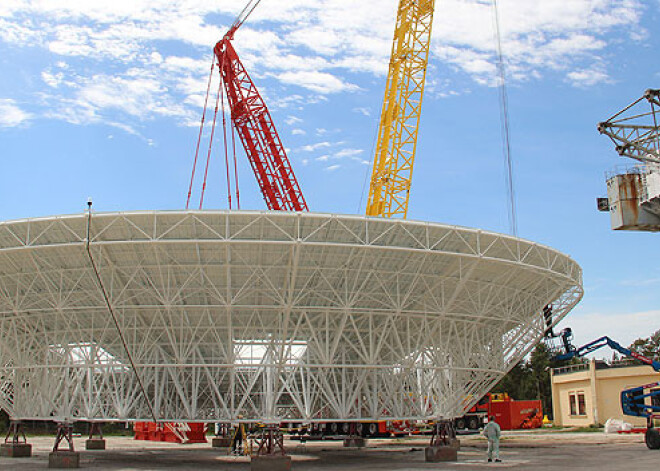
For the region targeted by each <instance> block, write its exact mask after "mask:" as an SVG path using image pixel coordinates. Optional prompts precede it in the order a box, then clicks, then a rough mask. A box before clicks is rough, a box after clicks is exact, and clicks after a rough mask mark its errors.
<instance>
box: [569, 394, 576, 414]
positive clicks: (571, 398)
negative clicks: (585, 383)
mask: <svg viewBox="0 0 660 471" xmlns="http://www.w3.org/2000/svg"><path fill="white" fill-rule="evenodd" d="M568 400H569V402H570V404H571V415H577V398H576V397H575V394H570V395H569V396H568Z"/></svg>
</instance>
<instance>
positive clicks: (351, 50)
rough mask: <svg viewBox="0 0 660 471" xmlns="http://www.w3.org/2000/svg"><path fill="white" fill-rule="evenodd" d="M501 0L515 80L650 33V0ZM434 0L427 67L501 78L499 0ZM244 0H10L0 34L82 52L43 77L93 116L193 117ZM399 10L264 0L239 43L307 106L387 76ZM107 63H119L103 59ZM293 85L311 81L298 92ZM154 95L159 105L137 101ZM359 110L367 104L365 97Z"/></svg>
mask: <svg viewBox="0 0 660 471" xmlns="http://www.w3.org/2000/svg"><path fill="white" fill-rule="evenodd" d="M498 4H499V6H500V18H501V26H502V28H501V29H502V40H503V47H504V52H505V54H506V59H507V69H508V73H509V77H510V79H511V80H513V81H524V80H538V79H539V78H542V77H543V75H544V73H546V72H547V71H553V72H560V73H561V74H563V75H564V77H565V80H566V81H567V82H568V83H570V84H572V85H576V86H588V85H590V84H594V83H599V82H606V81H608V80H611V79H610V77H609V76H610V74H611V71H610V69H611V68H612V65H611V64H609V63H607V62H606V60H607V58H608V56H607V53H606V51H607V48H608V45H609V44H610V43H612V42H615V41H620V40H621V38H625V39H626V40H628V41H630V40H631V39H630V38H632V40H637V41H641V40H643V38H644V37H645V34H646V33H645V31H643V29H642V28H641V27H640V25H639V22H640V18H641V17H642V14H643V13H644V8H645V6H644V4H643V3H642V2H641V0H609V1H604V0H597V1H594V0H571V1H570V2H566V1H565V0H544V1H543V2H530V1H528V0H500V2H498ZM436 5H437V7H436V14H435V24H434V27H433V31H434V33H433V34H434V37H433V43H432V48H431V50H432V62H431V68H430V69H429V70H430V71H435V72H437V71H438V70H440V69H442V70H446V67H442V68H439V67H438V68H435V69H434V68H433V66H434V64H438V62H439V61H440V62H442V63H443V65H449V66H450V67H451V68H452V69H453V70H454V71H455V72H458V73H460V74H465V75H467V76H469V77H471V78H472V79H473V80H474V82H476V83H478V84H483V85H489V86H492V85H493V84H494V83H495V82H494V77H495V67H494V62H495V61H494V58H495V47H494V46H495V41H494V37H493V27H492V9H491V6H490V2H485V1H481V0H443V1H442V4H440V3H437V4H436ZM241 6H242V4H240V3H236V2H234V1H231V0H150V1H146V0H114V1H112V2H97V1H83V0H4V1H3V2H0V41H3V42H4V43H6V44H8V45H11V46H13V47H33V48H42V49H44V50H48V51H49V52H50V53H51V54H53V55H54V56H55V59H56V60H57V59H58V58H59V59H62V58H65V57H76V58H77V59H78V60H77V61H76V66H75V67H73V66H71V69H75V70H68V71H67V73H63V72H62V71H61V70H55V69H52V68H48V67H47V68H45V70H43V71H42V73H41V77H42V79H43V81H44V86H45V87H46V90H50V91H49V92H48V93H54V92H53V91H52V89H55V88H56V89H57V92H58V93H63V92H62V87H68V88H70V89H71V90H74V89H75V87H83V88H84V89H85V91H78V95H76V96H75V97H72V96H66V97H64V98H59V100H60V101H61V100H65V99H68V100H74V101H76V100H78V101H79V100H81V99H84V98H85V96H84V93H87V94H88V95H89V94H92V95H95V96H96V97H99V98H101V100H100V101H99V102H97V103H95V104H91V103H88V104H87V105H89V106H90V107H91V111H93V112H89V110H88V112H87V113H83V116H95V115H96V114H97V113H98V112H100V110H101V109H102V108H103V107H105V108H108V109H115V110H121V112H123V113H128V114H129V115H130V116H133V117H135V118H137V119H140V120H144V119H149V117H150V116H151V115H152V113H153V112H155V113H156V114H157V115H162V116H167V115H170V116H176V117H184V119H182V120H181V121H180V122H182V123H184V124H187V123H188V118H187V117H188V116H189V115H190V114H191V113H192V114H195V113H197V114H198V113H199V107H200V106H201V105H202V102H203V95H202V94H203V93H204V91H205V90H206V77H207V75H208V68H209V63H210V59H211V57H210V56H211V47H212V45H213V44H214V43H215V42H216V41H217V40H218V39H220V38H221V36H222V34H224V32H225V31H226V28H227V23H228V22H229V21H230V19H231V18H233V16H234V15H236V14H237V13H238V10H239V9H240V8H241ZM395 15H396V2H383V1H382V0H363V1H361V2H357V3H356V2H351V1H348V0H325V1H324V2H308V1H306V0H279V1H277V2H263V3H262V4H260V6H259V8H257V9H256V10H255V12H254V14H253V16H252V17H251V18H250V20H249V21H248V23H246V25H245V26H243V27H242V28H241V30H240V31H239V32H238V33H237V35H236V38H235V47H236V49H237V51H238V52H239V54H240V56H241V59H242V60H243V62H244V63H245V65H246V67H247V68H248V70H249V71H250V74H251V75H252V77H253V78H262V77H271V78H274V79H276V80H278V81H279V82H280V85H283V86H284V87H285V88H284V90H277V91H276V92H277V93H275V92H272V93H270V94H268V93H267V92H268V90H266V91H264V89H263V87H261V88H262V90H261V91H262V93H264V94H266V95H268V99H269V100H268V101H269V106H271V107H273V108H296V109H300V108H302V107H304V106H306V105H308V104H310V103H317V102H319V101H322V100H324V99H325V98H324V95H327V94H333V93H345V92H352V91H356V90H359V88H358V86H357V85H355V83H357V82H358V80H357V78H352V77H350V75H348V74H357V73H367V74H371V75H375V76H378V77H379V79H381V78H382V76H383V75H384V74H385V72H386V70H387V64H388V62H389V54H390V49H391V42H392V35H393V29H394V23H395ZM219 18H221V19H222V21H224V22H225V24H223V23H222V21H220V20H219ZM168 42H170V43H173V44H175V45H176V46H177V51H181V52H180V54H181V55H180V56H168V54H166V53H165V52H164V46H163V44H165V43H168ZM108 66H111V67H110V68H111V70H112V72H109V71H105V70H106V67H108ZM131 69H142V70H149V71H151V77H152V78H153V79H154V80H156V81H157V82H159V83H160V84H161V85H162V87H156V86H153V84H150V83H145V82H144V80H146V79H145V78H144V77H142V78H135V79H129V77H128V73H129V71H130V70H131ZM90 70H91V72H90ZM101 70H103V71H104V72H101ZM94 75H96V76H107V77H113V76H114V77H120V79H121V80H124V81H125V83H122V84H121V85H119V84H117V83H110V84H107V85H105V89H106V91H108V90H114V91H118V90H120V89H121V90H129V96H130V97H131V100H132V101H131V102H130V103H128V104H127V105H126V106H117V105H116V104H114V103H112V102H110V101H107V100H105V99H104V98H105V94H104V92H103V91H102V90H94V89H93V86H92V84H90V83H86V81H85V79H84V78H81V77H85V76H94ZM349 77H350V78H349ZM442 79H443V80H444V77H443V78H442ZM429 80H430V81H432V80H433V77H429ZM460 80H461V81H460V82H459V81H458V80H457V79H454V81H453V82H448V83H445V82H443V83H442V90H441V91H440V92H438V94H437V95H436V96H447V95H450V94H452V93H455V91H454V90H453V89H452V88H457V87H464V85H463V84H462V83H463V80H462V78H461V79H460ZM131 81H132V82H136V83H134V84H130V83H128V82H131ZM353 82H355V83H353ZM459 83H460V85H459ZM133 86H136V87H139V88H140V90H141V92H139V93H138V92H137V90H135V89H132V87H133ZM291 86H293V87H300V88H302V89H305V90H309V91H310V93H308V94H307V95H305V94H301V93H290V91H289V89H288V87H291ZM147 95H150V96H147ZM48 101H50V102H52V101H57V99H56V98H52V97H51V99H50V100H48ZM144 103H147V104H148V107H147V109H148V110H149V112H141V111H139V110H138V108H139V105H141V104H144ZM174 103H179V104H180V105H179V107H178V108H177V107H176V106H173V104H174ZM87 105H85V106H82V105H81V108H85V107H86V106H87ZM166 108H167V109H169V112H168V111H167V110H166ZM354 111H356V112H359V113H362V114H365V115H368V114H367V113H368V110H366V109H364V108H356V109H355V110H354ZM168 113H169V114H168ZM52 115H55V114H52ZM287 122H288V121H287ZM289 124H294V123H289Z"/></svg>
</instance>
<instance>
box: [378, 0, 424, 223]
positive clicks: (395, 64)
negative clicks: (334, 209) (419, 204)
mask: <svg viewBox="0 0 660 471" xmlns="http://www.w3.org/2000/svg"><path fill="white" fill-rule="evenodd" d="M434 7H435V0H400V3H399V10H398V14H397V23H396V29H395V30H394V43H393V45H392V57H391V58H390V66H389V72H388V74H387V85H386V86H385V99H384V100H383V109H382V111H381V116H380V126H379V131H378V142H377V145H376V155H375V156H374V168H373V172H372V175H371V185H370V187H369V199H368V201H367V215H368V216H383V217H403V218H405V217H406V215H407V213H408V198H409V197H410V182H411V180H412V170H413V163H414V161H415V150H416V147H417V133H418V129H419V117H420V114H421V110H422V97H423V96H424V82H425V80H426V66H427V65H428V58H429V47H430V42H431V26H432V23H433V10H434Z"/></svg>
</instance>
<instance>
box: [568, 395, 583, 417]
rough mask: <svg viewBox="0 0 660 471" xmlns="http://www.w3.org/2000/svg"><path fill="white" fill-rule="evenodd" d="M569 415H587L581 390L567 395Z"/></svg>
mask: <svg viewBox="0 0 660 471" xmlns="http://www.w3.org/2000/svg"><path fill="white" fill-rule="evenodd" d="M568 403H569V405H570V408H571V411H570V412H571V415H575V416H580V415H583V416H584V415H587V401H586V398H585V397H584V393H583V392H574V393H570V394H569V395H568Z"/></svg>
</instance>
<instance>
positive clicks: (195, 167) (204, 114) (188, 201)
mask: <svg viewBox="0 0 660 471" xmlns="http://www.w3.org/2000/svg"><path fill="white" fill-rule="evenodd" d="M214 67H215V55H214V56H213V60H212V61H211V72H210V73H209V81H208V84H207V86H206V98H204V109H203V111H202V122H201V123H200V125H199V136H197V147H196V149H195V159H194V161H193V168H192V175H191V176H190V186H189V187H188V199H187V200H186V209H188V207H189V206H190V197H191V195H192V188H193V183H194V182H195V171H196V169H197V158H198V157H199V145H200V143H201V142H202V133H203V132H204V121H205V119H206V107H207V105H208V102H209V92H210V91H211V80H212V78H213V68H214Z"/></svg>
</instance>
